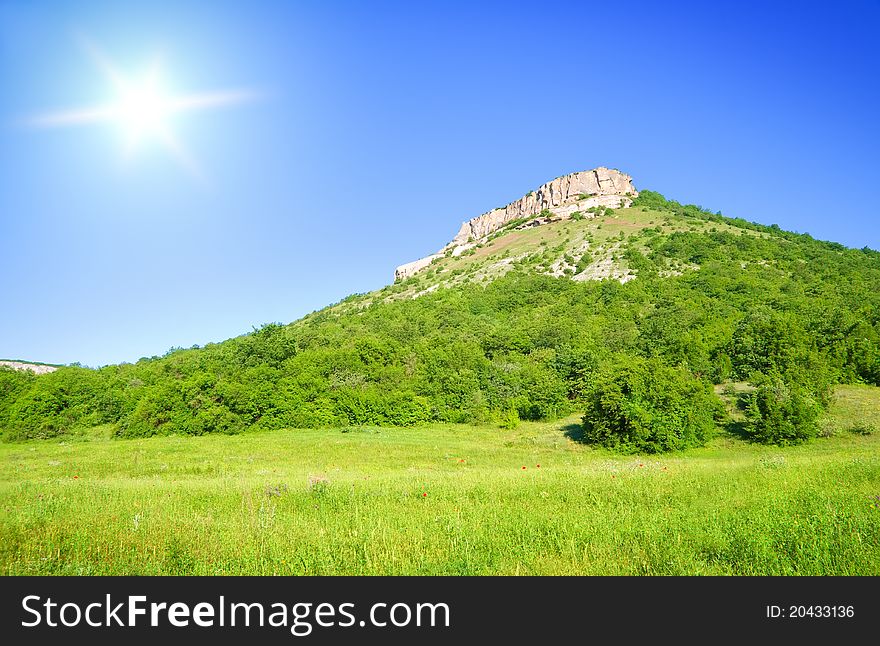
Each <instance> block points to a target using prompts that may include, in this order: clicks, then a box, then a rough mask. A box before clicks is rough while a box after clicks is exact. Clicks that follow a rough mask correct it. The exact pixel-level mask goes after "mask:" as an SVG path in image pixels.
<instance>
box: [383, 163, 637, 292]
mask: <svg viewBox="0 0 880 646" xmlns="http://www.w3.org/2000/svg"><path fill="white" fill-rule="evenodd" d="M637 196H638V191H636V189H635V187H634V186H633V184H632V177H630V176H629V175H627V174H626V173H621V172H620V171H619V170H615V169H611V168H605V167H604V166H600V167H599V168H594V169H593V170H587V171H580V172H577V173H572V174H571V175H564V176H562V177H557V178H556V179H554V180H552V181H550V182H547V183H546V184H543V185H541V186H540V187H538V188H537V189H536V190H534V191H531V192H530V193H529V194H528V195H525V196H524V197H521V198H520V199H518V200H516V201H515V202H511V203H510V204H508V205H507V206H505V207H504V208H500V209H493V210H491V211H489V212H487V213H484V214H483V215H480V216H478V217H476V218H472V219H470V220H468V221H467V222H464V223H463V224H462V225H461V228H460V229H459V230H458V233H457V234H456V235H455V237H454V238H453V239H452V241H451V242H450V243H449V244H447V245H446V246H445V247H443V248H442V249H441V250H440V251H438V252H437V253H435V254H431V255H430V256H427V257H425V258H421V259H419V260H415V261H413V262H409V263H406V264H405V265H401V266H400V267H398V268H397V269H396V270H395V272H394V280H403V279H405V278H408V277H409V276H412V275H413V274H415V273H417V272H418V271H420V270H422V269H424V268H425V267H427V266H428V265H430V264H431V262H432V261H433V260H434V259H435V258H439V257H441V256H443V255H444V254H446V253H450V252H451V254H452V255H454V256H457V255H459V254H461V253H462V252H464V251H467V250H468V249H470V248H471V247H473V246H474V245H476V244H479V243H480V242H482V241H483V240H485V239H486V238H487V237H488V236H489V235H491V234H492V233H493V232H495V231H498V230H499V229H501V228H502V227H504V226H506V225H507V224H509V223H510V222H513V221H514V220H523V219H528V218H532V217H534V216H538V215H542V214H543V215H544V216H545V217H544V218H542V220H546V221H549V220H550V219H551V218H553V219H559V218H568V217H571V214H572V213H574V212H576V211H579V212H581V213H583V214H584V216H585V217H589V216H590V215H592V214H590V213H588V212H587V209H590V208H592V207H600V206H605V207H609V208H620V207H626V206H629V205H630V204H631V203H632V198H635V197H637ZM542 220H537V221H534V222H532V223H530V224H533V225H536V224H537V225H539V224H541V222H542Z"/></svg>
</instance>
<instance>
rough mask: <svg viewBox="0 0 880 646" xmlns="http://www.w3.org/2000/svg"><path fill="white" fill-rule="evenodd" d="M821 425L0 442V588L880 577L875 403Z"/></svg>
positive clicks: (838, 411) (98, 436) (861, 393)
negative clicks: (88, 583)
mask: <svg viewBox="0 0 880 646" xmlns="http://www.w3.org/2000/svg"><path fill="white" fill-rule="evenodd" d="M826 421H828V422H829V423H832V422H833V423H834V425H835V427H836V428H839V429H843V430H841V431H840V432H838V433H835V434H834V435H833V436H831V437H828V438H822V439H819V440H816V441H814V442H813V443H811V444H808V445H804V446H798V447H793V448H786V449H780V448H772V447H763V446H757V445H752V444H747V443H744V442H743V441H741V440H738V439H736V438H734V437H726V436H725V437H721V438H719V439H717V440H716V441H715V442H713V443H712V444H711V445H710V446H708V447H706V448H703V449H698V450H691V451H688V452H687V453H683V454H676V455H672V456H665V457H632V456H627V457H621V456H615V455H612V454H610V453H607V452H604V451H601V450H597V449H594V448H591V447H588V446H584V445H583V444H581V443H579V442H578V441H576V439H572V438H571V437H569V436H572V435H574V436H575V437H576V435H577V427H576V425H575V424H576V422H577V418H576V417H572V418H569V419H567V420H563V421H561V422H556V423H545V424H540V423H531V424H527V423H524V424H522V425H521V426H520V427H519V428H518V429H516V430H501V429H498V428H495V427H490V426H482V427H472V426H456V425H441V426H432V427H425V428H416V429H349V430H348V432H342V431H341V430H290V431H276V432H265V433H249V434H244V435H239V436H232V437H226V436H206V437H186V438H184V437H164V438H152V439H142V440H110V439H108V438H107V437H106V433H104V432H102V430H101V429H98V430H97V431H96V432H94V433H92V434H91V435H90V436H88V437H82V438H79V439H71V440H69V441H67V442H58V441H34V442H24V443H10V444H4V445H0V460H2V465H3V470H2V474H3V475H2V478H0V498H2V514H0V571H2V573H3V574H785V575H790V574H798V575H808V574H819V575H821V574H836V575H851V574H866V575H877V574H880V508H878V506H877V505H878V504H880V501H878V499H877V496H880V434H878V433H874V434H872V435H867V436H864V435H857V434H854V433H848V432H846V430H845V429H846V428H848V427H849V426H850V425H851V424H852V423H853V422H863V423H872V424H877V423H878V422H880V389H878V388H869V387H858V386H847V387H841V388H840V389H839V391H838V401H837V403H836V404H835V405H834V406H833V407H832V409H831V411H830V413H829V416H828V420H826ZM539 464H540V467H539V466H538V465H539ZM524 466H525V467H526V468H525V469H523V467H524ZM425 494H427V495H425Z"/></svg>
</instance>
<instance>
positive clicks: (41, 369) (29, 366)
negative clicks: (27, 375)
mask: <svg viewBox="0 0 880 646" xmlns="http://www.w3.org/2000/svg"><path fill="white" fill-rule="evenodd" d="M0 366H5V367H7V368H12V369H13V370H30V371H31V372H34V373H36V374H38V375H44V374H46V373H47V372H55V371H56V370H58V366H50V365H48V364H45V363H26V362H24V361H0Z"/></svg>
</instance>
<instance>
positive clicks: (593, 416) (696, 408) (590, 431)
mask: <svg viewBox="0 0 880 646" xmlns="http://www.w3.org/2000/svg"><path fill="white" fill-rule="evenodd" d="M720 406H721V404H720V401H719V400H718V398H717V397H716V396H715V395H714V394H713V393H712V390H711V388H710V387H709V386H708V385H707V384H705V383H703V382H702V381H700V380H699V379H697V378H696V377H694V376H693V375H692V374H691V373H690V372H689V371H687V370H685V369H684V368H673V367H670V366H667V365H664V364H663V363H661V362H660V361H659V360H656V359H648V360H646V359H640V358H621V359H618V360H617V361H615V362H614V363H612V364H606V365H605V366H603V367H602V368H600V370H599V371H598V373H597V374H596V375H595V376H594V379H593V382H592V385H591V387H590V388H589V390H588V392H587V395H586V413H585V414H584V417H583V426H584V438H585V439H586V440H587V441H589V442H595V443H597V444H601V445H603V446H606V447H608V448H611V449H615V450H618V451H621V452H626V453H633V452H637V451H642V452H645V453H661V452H664V451H675V450H681V449H686V448H688V447H691V446H701V445H703V444H705V443H706V441H707V440H708V439H709V438H710V437H711V436H712V434H713V431H714V429H715V423H714V419H713V413H715V412H716V411H718V410H719V408H720Z"/></svg>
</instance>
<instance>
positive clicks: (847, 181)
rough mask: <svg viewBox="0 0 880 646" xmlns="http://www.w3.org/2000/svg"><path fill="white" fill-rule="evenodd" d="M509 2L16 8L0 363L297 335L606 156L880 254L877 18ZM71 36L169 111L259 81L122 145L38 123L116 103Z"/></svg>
mask: <svg viewBox="0 0 880 646" xmlns="http://www.w3.org/2000/svg"><path fill="white" fill-rule="evenodd" d="M498 6H499V7H503V11H501V12H499V10H498V9H497V8H496V6H495V5H492V4H487V5H483V6H480V7H471V6H468V5H465V4H457V3H454V4H452V5H446V6H444V7H437V6H434V7H430V6H422V7H412V6H407V5H405V4H401V3H393V2H392V3H382V4H380V5H376V6H374V7H370V8H366V7H361V6H357V5H352V4H349V3H344V2H343V3H333V4H330V3H328V4H320V5H319V4H318V3H302V4H297V5H287V4H284V3H265V4H264V5H262V8H263V10H262V11H259V12H249V11H248V10H247V8H245V7H233V6H231V5H227V4H213V3H212V4H210V5H208V4H207V3H195V4H191V5H188V6H187V7H185V8H181V7H177V6H175V5H174V4H172V3H167V2H159V3H156V4H154V5H152V6H150V7H139V8H122V7H117V6H114V5H112V4H111V3H105V2H90V3H81V4H77V5H73V4H68V3H47V4H45V5H43V6H40V7H35V6H27V5H26V4H20V5H13V4H11V3H10V4H4V5H3V6H0V42H2V48H0V72H2V75H3V77H4V79H5V80H6V83H5V84H4V86H3V87H2V89H0V97H2V105H3V108H2V112H0V214H2V215H0V236H2V238H0V239H2V241H3V245H4V249H5V253H4V254H3V256H2V259H0V275H2V276H3V279H2V283H0V286H2V290H3V293H4V297H5V299H6V301H7V307H6V308H5V312H4V314H5V316H4V317H3V322H2V324H0V357H6V358H7V360H13V361H28V362H34V363H46V364H71V363H80V364H82V365H87V366H94V367H97V366H102V365H109V364H116V363H134V362H136V361H137V360H138V359H139V358H143V357H152V356H161V355H162V354H164V353H165V352H167V351H168V350H169V348H172V349H173V348H178V347H190V346H193V345H206V344H208V343H214V342H219V341H222V340H225V339H228V338H231V337H234V336H238V335H241V334H245V333H247V332H248V331H250V330H251V329H252V327H259V326H260V325H261V324H263V323H266V322H271V321H281V322H284V323H287V322H290V321H294V320H297V319H299V318H301V317H302V316H304V315H306V314H308V313H309V312H312V311H316V310H318V309H321V308H323V307H325V306H327V305H330V304H331V303H335V302H338V301H339V300H341V299H342V298H345V297H346V296H348V295H349V294H353V293H363V292H369V291H372V290H374V289H378V288H381V287H382V286H383V285H386V284H390V283H391V282H392V280H391V278H392V274H393V271H394V268H395V267H396V266H397V265H400V264H402V263H405V262H408V261H411V260H415V259H416V258H419V257H422V256H424V255H426V254H429V253H433V252H435V251H436V250H437V249H439V248H440V247H441V246H442V245H444V244H445V243H446V242H448V241H449V240H450V239H451V238H452V237H453V235H454V234H455V231H456V230H457V228H458V226H459V225H460V224H461V222H462V221H465V220H468V219H470V218H473V217H476V216H478V215H480V214H482V213H485V212H486V211H489V210H491V209H492V208H494V207H496V206H499V205H501V204H507V203H509V202H511V201H513V200H516V199H518V198H519V197H522V195H524V194H526V193H527V192H528V191H529V190H533V189H535V188H537V187H538V186H540V185H541V184H543V183H545V182H547V181H549V180H551V179H553V178H555V177H559V176H563V175H567V174H569V173H572V172H576V171H581V170H589V169H591V168H595V167H597V166H607V167H610V168H614V167H617V168H619V169H620V170H621V171H623V172H625V173H627V174H629V175H631V176H632V177H633V182H634V184H635V186H636V188H638V189H639V190H644V189H648V190H653V191H658V192H660V193H662V194H663V195H665V196H666V197H667V198H669V199H672V200H676V201H679V202H682V203H693V204H699V205H701V206H704V207H706V208H709V209H711V210H712V211H721V213H722V214H724V215H725V216H727V217H739V218H743V219H745V220H749V221H755V222H759V223H762V224H767V225H769V224H778V225H779V226H780V227H781V228H783V229H786V230H790V231H796V232H799V233H809V234H810V235H812V236H813V237H814V238H817V239H821V240H829V241H834V242H839V243H842V244H844V245H846V246H848V247H853V248H861V247H870V248H873V249H877V248H880V225H878V223H877V221H876V217H875V216H876V207H875V206H874V204H873V202H872V199H871V198H872V197H873V196H872V189H873V188H874V184H873V182H872V180H875V178H876V177H877V176H878V171H880V161H878V160H877V158H876V155H875V154H874V150H875V149H876V148H877V144H878V143H880V136H878V127H880V126H878V124H877V122H876V117H875V115H874V114H873V106H874V105H875V104H876V99H877V98H878V92H880V91H878V90H877V88H876V87H875V86H874V85H873V84H870V83H867V82H864V81H863V79H869V78H871V72H872V71H873V69H875V68H876V65H877V63H878V62H880V54H878V51H877V48H876V47H875V46H872V45H871V42H872V41H871V38H872V33H873V31H874V29H875V28H876V26H877V25H878V23H880V20H878V18H880V8H878V6H877V5H875V4H871V3H859V2H853V3H843V4H841V5H840V6H837V7H835V12H834V13H833V14H828V13H827V12H826V11H824V10H823V9H822V6H821V5H819V4H818V3H816V4H809V5H805V4H803V3H799V4H798V5H797V10H794V9H790V10H789V9H788V8H786V7H784V6H775V7H773V8H769V9H766V10H764V11H762V12H761V13H760V14H755V13H753V12H750V11H749V10H748V8H747V7H748V6H749V5H747V4H746V5H743V4H742V3H737V4H736V5H734V4H728V5H725V6H721V7H718V6H715V7H701V6H694V5H692V4H688V3H682V4H678V5H675V6H672V7H662V8H660V7H655V6H651V5H649V4H647V3H634V4H633V5H632V6H631V7H630V8H628V10H627V12H626V13H625V14H624V13H622V12H621V10H619V9H617V8H615V9H614V10H613V11H612V10H611V9H608V8H606V7H602V8H601V9H597V8H596V7H588V6H578V7H570V6H566V5H560V8H561V7H565V9H564V11H563V10H561V9H560V11H559V12H555V11H550V10H548V9H547V8H546V7H545V8H542V14H543V15H557V14H564V15H565V20H559V21H556V22H554V23H553V24H552V29H553V30H554V31H553V33H552V37H549V38H548V37H547V36H546V35H543V34H539V35H538V36H537V37H536V38H533V39H527V41H526V42H527V44H528V46H527V47H521V46H520V43H519V42H518V41H516V40H515V37H516V36H518V35H520V34H521V32H522V29H523V27H522V26H523V25H532V24H534V23H533V22H531V21H530V19H531V18H533V14H534V10H533V9H532V8H531V7H529V6H528V5H527V4H525V3H506V4H504V5H498ZM209 7H210V9H209ZM685 14H687V16H688V18H689V20H688V21H687V22H686V23H683V22H682V21H681V20H679V19H680V18H681V17H682V16H684V15H685ZM208 16H209V17H210V19H206V17H208ZM624 17H625V18H626V19H627V22H626V23H623V22H621V19H622V18H624ZM597 22H598V23H599V24H600V25H605V24H607V25H612V26H615V28H613V29H607V30H606V29H596V30H590V28H589V26H590V25H595V24H596V23H597ZM618 25H619V26H620V28H619V29H618V28H616V26H618ZM746 34H747V35H748V37H749V38H748V43H749V44H748V45H743V44H742V43H743V42H744V41H743V39H742V38H741V36H744V35H746ZM78 35H81V36H83V37H85V38H87V39H88V41H89V42H91V43H94V46H95V48H99V49H100V51H101V52H103V55H104V56H106V58H107V60H110V61H113V63H114V64H115V65H118V67H119V69H120V70H124V72H125V74H129V75H132V78H134V77H137V76H138V74H140V73H141V71H142V70H143V69H144V68H145V66H149V63H150V62H151V61H152V60H154V59H155V58H156V57H160V58H161V69H162V70H163V72H165V74H166V76H165V77H164V80H165V81H166V82H167V85H168V88H170V89H169V92H170V93H171V92H173V93H174V96H177V95H180V96H184V95H186V96H189V95H191V94H192V93H196V95H198V96H206V94H204V93H210V92H215V93H216V92H218V91H225V90H239V89H242V88H243V89H246V90H249V91H250V90H253V92H252V93H250V94H248V95H247V97H245V96H244V95H241V96H239V97H238V98H240V99H242V100H240V101H239V100H236V101H231V100H230V101H228V102H227V103H228V104H223V105H217V106H216V107H210V108H205V109H199V110H197V111H196V110H193V111H192V112H187V113H186V114H181V115H176V114H175V115H173V118H171V119H169V130H170V131H173V134H174V138H173V141H174V142H175V143H176V144H177V145H178V148H174V147H173V146H166V145H164V144H162V142H161V141H152V140H150V139H149V138H148V137H146V136H144V137H141V135H142V134H143V133H142V132H141V130H142V126H143V125H144V123H146V122H147V119H145V118H144V115H142V114H133V115H129V116H130V117H132V118H135V117H136V118H137V120H138V123H137V124H136V125H137V126H138V128H139V129H138V130H137V132H136V133H135V134H136V137H135V138H136V139H138V141H137V142H136V145H132V146H131V147H132V150H130V151H127V146H128V144H129V143H130V142H126V141H125V137H120V132H118V128H115V127H113V126H110V127H108V126H107V125H106V124H102V123H88V124H84V125H81V126H79V125H78V126H76V127H74V126H71V127H52V128H49V127H46V128H43V127H29V126H26V125H22V124H23V123H24V122H26V121H27V120H28V119H29V118H33V117H35V116H39V115H44V114H47V113H54V112H56V111H58V110H65V109H81V108H84V107H88V106H92V105H97V104H102V102H104V101H106V100H107V97H108V94H109V93H112V92H111V90H112V88H111V87H110V86H109V84H108V83H107V81H106V79H105V78H104V77H103V76H102V72H101V69H99V66H96V65H95V61H94V57H90V54H89V52H88V51H86V50H87V49H88V48H83V46H82V42H81V39H80V37H79V36H78ZM505 37H506V39H505ZM487 41H495V42H499V43H500V45H501V46H499V47H497V48H488V47H486V42H487ZM604 58H607V59H608V60H607V61H604V62H609V61H610V62H611V63H613V64H610V65H605V66H597V65H596V62H597V60H599V61H600V62H602V61H603V59H604ZM23 61H26V62H27V64H24V63H23ZM581 70H583V73H582V74H581V73H580V72H581ZM199 93H202V94H199ZM169 96H171V94H169ZM213 96H218V95H216V94H214V95H213ZM236 96H237V95H236ZM230 97H231V95H230ZM245 98H247V100H244V99H245ZM147 116H149V115H147ZM148 134H149V133H148ZM126 136H133V135H132V132H127V133H126ZM166 143H167V142H166ZM175 150H178V152H175ZM180 150H185V151H186V152H185V153H181V152H179V151H180ZM129 153H130V154H129ZM820 181H821V182H822V184H820V183H819V182H820ZM10 303H11V304H13V306H12V307H10V306H9V305H8V304H10Z"/></svg>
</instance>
